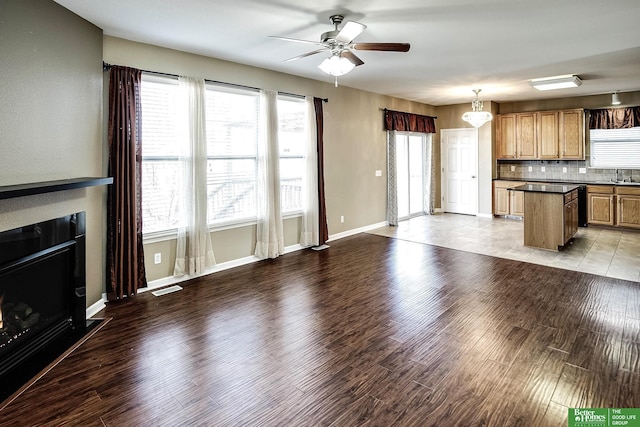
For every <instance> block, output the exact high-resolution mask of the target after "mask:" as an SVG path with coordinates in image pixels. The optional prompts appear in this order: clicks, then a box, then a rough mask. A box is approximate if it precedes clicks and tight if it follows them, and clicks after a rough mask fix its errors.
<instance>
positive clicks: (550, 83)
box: [529, 74, 582, 90]
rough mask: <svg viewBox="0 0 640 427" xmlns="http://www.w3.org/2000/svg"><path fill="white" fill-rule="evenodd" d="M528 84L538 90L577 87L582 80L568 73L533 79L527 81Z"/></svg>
mask: <svg viewBox="0 0 640 427" xmlns="http://www.w3.org/2000/svg"><path fill="white" fill-rule="evenodd" d="M529 84H530V85H531V86H533V87H534V88H536V89H538V90H554V89H566V88H570V87H578V86H580V85H581V84H582V80H580V77H578V76H576V75H571V74H570V75H566V76H555V77H544V78H542V79H533V80H531V81H530V82H529Z"/></svg>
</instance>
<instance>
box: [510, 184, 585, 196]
mask: <svg viewBox="0 0 640 427" xmlns="http://www.w3.org/2000/svg"><path fill="white" fill-rule="evenodd" d="M579 187H580V186H579V185H575V184H565V185H561V184H524V185H519V186H517V187H513V188H509V190H512V191H525V192H530V193H550V194H567V193H570V192H572V191H573V190H575V189H577V188H579Z"/></svg>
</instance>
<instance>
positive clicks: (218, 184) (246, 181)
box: [207, 159, 256, 224]
mask: <svg viewBox="0 0 640 427" xmlns="http://www.w3.org/2000/svg"><path fill="white" fill-rule="evenodd" d="M207 167H208V173H207V203H208V208H209V209H208V216H209V224H214V223H220V222H228V221H233V220H239V219H252V218H255V217H256V160H255V159H219V160H211V159H210V160H209V161H208V162H207Z"/></svg>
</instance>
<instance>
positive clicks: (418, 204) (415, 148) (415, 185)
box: [409, 136, 424, 215]
mask: <svg viewBox="0 0 640 427" xmlns="http://www.w3.org/2000/svg"><path fill="white" fill-rule="evenodd" d="M422 140H423V137H422V136H409V191H410V195H409V214H411V215H413V214H417V213H420V212H423V211H424V188H423V186H422V184H423V173H424V169H423V164H424V163H423V158H424V155H423V151H422V145H423V144H422Z"/></svg>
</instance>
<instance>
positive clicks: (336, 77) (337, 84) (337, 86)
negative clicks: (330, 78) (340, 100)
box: [335, 76, 338, 87]
mask: <svg viewBox="0 0 640 427" xmlns="http://www.w3.org/2000/svg"><path fill="white" fill-rule="evenodd" d="M335 84H336V87H338V76H336V83H335Z"/></svg>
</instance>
